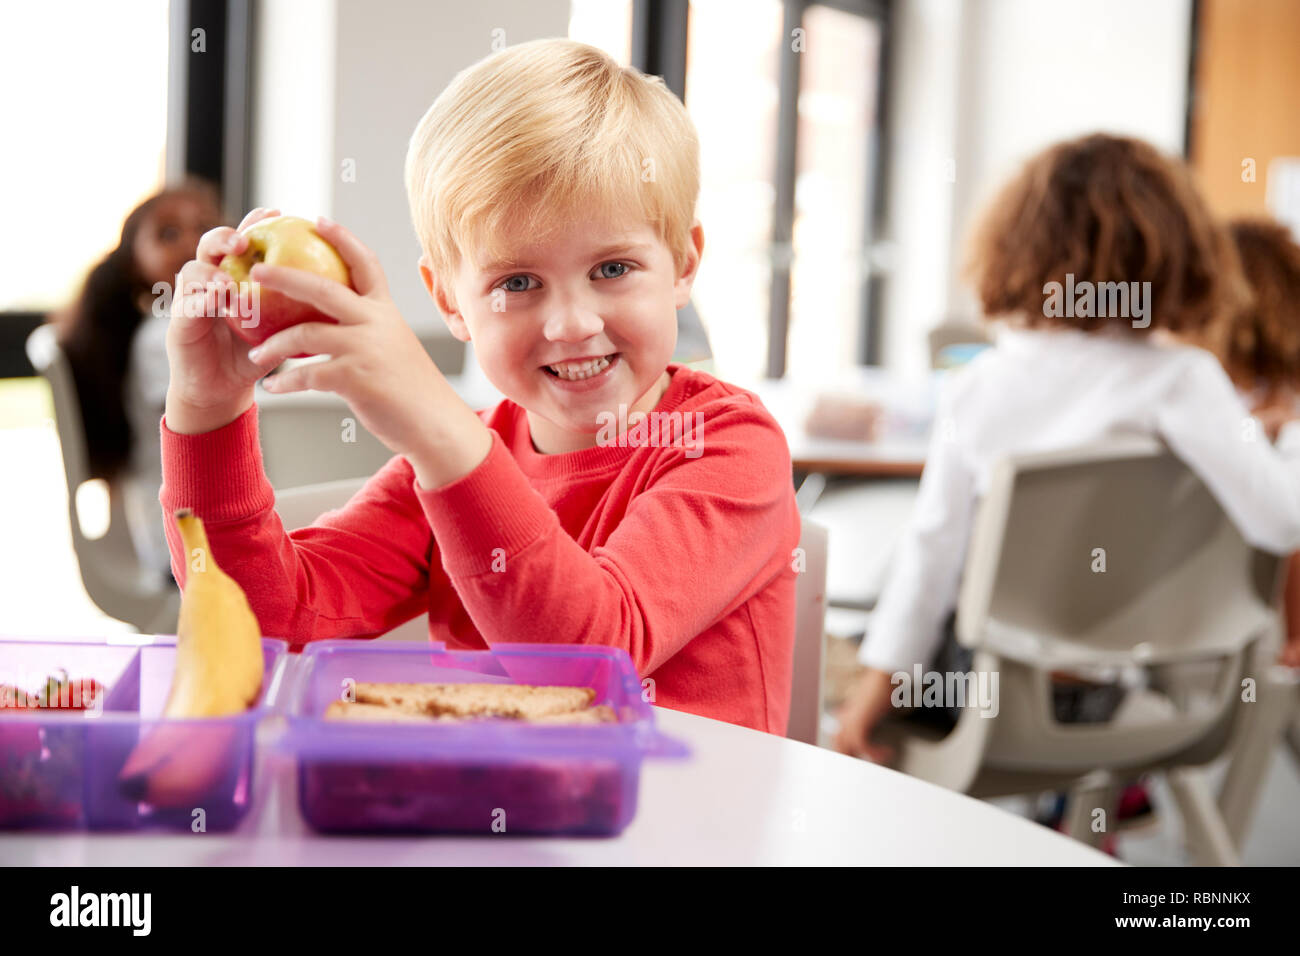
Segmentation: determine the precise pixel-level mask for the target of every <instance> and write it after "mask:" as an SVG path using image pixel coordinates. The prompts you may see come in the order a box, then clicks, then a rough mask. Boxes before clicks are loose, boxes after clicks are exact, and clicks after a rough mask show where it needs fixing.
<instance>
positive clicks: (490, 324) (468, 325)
mask: <svg viewBox="0 0 1300 956" xmlns="http://www.w3.org/2000/svg"><path fill="white" fill-rule="evenodd" d="M691 240H692V242H691V253H690V255H689V256H688V258H687V262H686V263H685V265H684V267H683V268H682V270H681V271H680V272H679V271H678V270H677V269H676V268H675V267H674V265H673V256H672V251H671V250H670V249H669V248H668V246H667V245H666V244H665V243H664V242H663V241H662V240H661V239H660V238H659V237H658V236H657V235H656V233H655V231H654V229H653V228H652V227H651V226H650V225H649V224H643V223H617V222H616V223H603V222H597V221H594V220H593V221H585V222H577V223H575V224H574V225H573V227H572V228H571V229H569V230H566V231H564V232H563V233H561V234H560V235H559V236H557V237H556V238H554V239H552V240H550V241H549V242H546V243H531V244H530V243H527V242H522V241H521V242H519V243H517V244H515V245H514V246H512V247H511V248H510V250H509V251H510V257H509V261H508V262H507V263H496V264H493V263H490V262H483V261H477V260H472V259H471V257H470V256H468V255H465V256H462V257H461V262H460V265H459V267H458V268H457V271H456V273H455V275H454V276H452V279H451V282H450V283H444V282H442V281H441V280H440V279H439V278H438V277H435V276H434V275H433V274H432V273H431V272H430V270H429V268H428V264H427V261H426V260H424V259H421V260H420V273H421V276H422V277H423V278H424V282H425V287H426V288H428V289H429V292H430V294H431V295H432V296H433V297H434V301H435V302H436V303H437V305H438V308H439V309H440V310H441V311H442V314H443V316H444V318H445V320H446V322H447V326H448V328H450V329H451V332H452V334H453V335H455V336H456V338H458V339H460V340H461V341H462V342H470V341H472V342H473V343H474V350H475V354H476V355H477V357H478V360H479V364H480V365H482V367H483V371H484V373H485V374H486V375H487V377H488V380H489V381H490V382H492V384H493V385H495V386H496V387H497V389H499V390H500V391H501V392H502V394H504V395H505V396H507V397H508V398H510V399H511V400H513V401H514V402H515V403H516V404H518V405H520V406H521V407H523V408H524V409H526V410H527V413H528V423H529V428H530V430H531V432H532V438H533V444H534V445H535V446H536V447H537V450H538V451H540V452H543V453H545V454H555V453H558V452H564V451H574V450H576V449H580V448H590V447H592V446H594V445H595V444H596V433H597V431H598V430H599V429H600V427H601V420H600V419H599V418H598V416H599V415H600V413H601V412H610V413H613V414H614V415H615V416H617V415H618V411H619V406H620V405H623V406H626V408H627V411H628V412H629V413H630V412H633V411H650V410H652V409H653V408H654V406H655V405H656V404H657V403H658V401H659V399H660V397H661V396H662V395H663V391H664V388H665V387H666V385H667V382H668V377H667V375H666V374H665V369H666V367H667V365H668V362H669V360H670V359H671V358H672V354H673V349H674V348H675V347H676V344H677V310H678V309H680V308H682V307H683V306H685V305H686V303H687V302H688V301H689V299H690V294H691V285H692V283H693V282H694V279H695V273H696V270H697V268H698V266H699V260H700V253H701V251H702V249H703V244H704V232H703V228H702V227H701V226H700V224H699V223H698V222H696V223H695V225H694V226H693V227H692V229H691ZM616 420H617V419H616Z"/></svg>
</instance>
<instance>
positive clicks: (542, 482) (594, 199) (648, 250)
mask: <svg viewBox="0 0 1300 956" xmlns="http://www.w3.org/2000/svg"><path fill="white" fill-rule="evenodd" d="M698 149H699V147H698V140H697V137H696V134H695V130H694V128H693V127H692V125H691V122H690V119H689V118H688V116H687V114H686V111H685V109H684V108H683V106H682V104H681V103H680V102H679V101H678V100H676V99H675V98H674V97H673V96H672V94H671V93H669V92H668V91H667V89H666V88H665V87H664V86H663V84H662V82H661V81H659V80H658V79H655V78H649V77H645V76H643V75H641V74H640V73H638V72H636V71H635V70H632V69H624V68H622V67H620V66H619V65H618V64H617V63H616V62H615V61H613V60H612V59H611V58H610V57H609V56H607V55H606V54H604V53H603V52H601V51H599V50H597V49H595V48H593V47H589V46H586V45H584V44H579V43H575V42H572V41H569V40H541V41H535V42H532V43H526V44H522V45H520V46H516V47H511V48H509V49H506V50H504V51H501V52H499V53H497V54H494V55H492V56H490V57H488V58H487V59H485V60H482V61H480V62H479V63H477V64H475V65H473V66H471V67H470V68H468V69H467V70H465V71H463V72H462V73H461V74H459V75H458V76H457V77H456V78H455V79H454V80H453V81H452V83H451V84H450V85H449V86H448V88H447V89H446V90H445V91H444V92H443V93H442V95H441V96H439V97H438V99H437V101H436V102H435V103H434V104H433V106H432V107H431V108H430V110H429V111H428V113H426V114H425V116H424V117H423V118H422V119H421V120H420V123H419V124H418V126H417V127H416V130H415V133H414V135H413V136H412V137H411V143H410V148H409V151H408V154H407V160H406V181H407V190H408V197H409V200H410V205H411V213H412V217H413V220H414V223H415V228H416V232H417V234H418V236H419V239H420V244H421V248H422V250H423V255H422V256H421V257H420V263H419V268H420V275H421V277H422V278H423V280H424V284H425V287H426V288H427V289H428V291H429V294H430V295H431V296H432V297H433V299H434V301H435V302H436V303H437V305H438V308H439V310H440V311H441V312H442V314H443V316H444V319H445V321H446V322H447V326H448V328H450V330H451V332H452V334H453V335H455V336H456V337H457V338H458V339H460V340H462V341H465V342H473V344H474V351H475V354H476V356H477V357H478V360H479V362H480V363H481V365H482V367H483V371H484V373H485V374H486V375H487V377H488V378H489V380H491V382H492V383H493V384H494V385H495V386H496V387H497V388H498V389H499V390H500V391H501V392H502V393H503V394H504V395H505V396H506V399H505V400H504V401H502V402H501V403H500V404H499V405H497V406H496V407H495V408H492V409H488V410H484V411H479V412H475V411H473V410H471V409H470V408H469V407H468V406H467V405H466V404H465V403H464V402H463V401H462V400H461V399H460V398H459V397H458V396H457V395H456V393H455V392H454V391H453V390H452V388H451V386H450V385H449V384H448V383H447V381H446V380H445V379H444V378H443V377H442V375H441V374H440V373H439V372H438V369H437V368H436V367H435V366H434V364H433V362H432V361H431V360H430V359H429V357H428V356H427V354H426V353H425V351H424V349H422V348H421V347H420V344H419V342H418V341H417V339H416V338H415V335H414V334H413V333H412V331H411V329H410V328H409V326H407V324H406V323H405V322H404V321H403V319H402V316H401V315H400V314H399V312H398V310H397V308H396V306H395V305H394V303H393V301H392V299H391V298H390V297H389V294H388V291H387V288H386V285H385V280H384V275H383V272H382V270H381V269H380V267H379V263H378V262H377V260H376V258H375V256H374V254H373V253H371V252H370V251H369V250H368V249H367V248H366V247H365V246H363V245H362V244H361V243H360V242H359V241H358V240H357V239H356V238H355V237H354V236H353V235H352V234H351V233H350V232H348V231H347V230H346V229H344V228H343V227H342V226H339V225H337V224H334V223H331V222H329V221H328V220H324V219H322V220H320V221H319V223H318V230H319V232H320V234H321V235H322V236H323V237H324V238H325V239H327V240H328V241H330V242H331V243H333V244H334V245H335V247H336V248H337V249H338V250H339V253H340V254H341V255H342V257H343V258H344V260H345V261H346V262H347V264H348V266H349V268H350V269H351V274H352V282H353V286H354V287H355V289H356V291H355V292H353V291H352V290H350V289H348V288H346V287H344V286H342V285H339V284H337V283H330V282H328V281H326V280H322V279H319V278H318V277H316V276H313V275H310V274H308V273H305V272H298V271H294V270H286V269H282V268H274V267H269V266H266V265H264V264H262V265H258V266H257V267H256V268H255V269H254V271H253V275H252V278H253V279H254V280H255V281H256V282H257V283H259V284H260V285H261V286H262V287H263V288H265V289H275V290H279V291H282V292H284V293H286V294H288V295H291V296H293V297H294V298H297V299H300V300H302V301H304V302H308V303H310V304H312V305H314V306H315V307H316V308H318V309H319V310H320V311H321V312H323V313H325V314H326V315H328V316H331V317H333V318H334V319H336V320H337V322H338V324H333V323H326V322H308V323H304V324H302V325H298V326H294V327H292V328H289V329H285V330H282V331H280V332H278V333H276V334H275V335H273V336H271V337H270V338H269V339H268V340H267V341H266V342H265V343H263V345H262V346H260V347H259V348H257V349H255V350H253V351H252V352H248V351H246V348H245V347H244V346H242V345H241V344H240V342H239V341H238V339H236V338H234V337H233V336H232V335H231V333H230V331H229V329H228V328H227V326H226V323H225V322H224V321H223V320H222V319H220V318H217V319H215V320H214V318H212V317H211V315H212V313H213V312H215V311H216V309H215V307H213V308H204V309H202V311H204V312H206V313H208V315H207V316H205V317H198V318H193V317H189V316H188V315H187V309H186V307H185V302H184V301H183V297H179V296H178V297H177V304H176V306H175V308H174V311H173V318H172V321H171V327H170V329H169V333H168V356H169V359H170V362H171V384H170V388H169V391H168V395H167V407H166V414H165V416H164V418H163V421H162V452H163V480H164V484H163V489H162V491H161V493H160V495H159V498H160V501H161V503H162V507H163V509H164V511H165V512H166V513H168V514H170V513H171V512H172V511H173V510H174V509H176V508H180V507H190V508H193V509H195V511H196V512H197V513H198V514H199V516H200V517H202V518H203V519H204V521H205V523H206V525H207V529H208V536H209V539H210V541H211V545H212V549H213V552H214V557H215V558H216V559H217V560H218V561H219V562H220V564H221V565H222V567H223V568H225V569H226V570H227V572H228V573H229V574H230V575H231V576H232V577H234V578H235V579H236V580H237V581H238V582H239V583H240V585H241V586H242V587H243V588H244V590H245V592H246V593H247V594H248V598H249V601H250V602H251V604H252V607H253V610H254V612H255V613H256V614H257V617H258V620H259V622H260V624H261V627H262V630H263V633H265V634H267V635H271V636H277V637H283V638H286V639H288V640H290V641H291V642H295V643H303V642H306V641H313V640H321V639H324V638H337V637H372V636H376V635H379V634H382V633H384V632H386V631H388V630H390V629H391V628H393V627H395V626H397V625H399V624H401V623H402V622H404V621H407V620H410V619H411V618H413V617H415V616H416V615H418V614H420V613H421V612H423V611H426V610H427V611H428V612H429V631H430V638H431V639H432V640H435V641H445V642H446V643H447V645H448V646H449V647H455V648H486V647H489V646H491V645H493V644H495V643H497V642H511V641H513V642H519V641H530V642H531V641H535V642H538V643H565V644H583V643H587V644H602V645H609V646H614V647H621V648H623V649H625V650H626V651H627V652H628V653H629V654H630V655H631V657H632V660H633V662H634V664H635V666H636V668H637V671H638V673H639V674H640V675H641V676H642V678H650V679H651V680H652V682H653V683H648V684H647V685H646V686H647V688H648V689H652V690H653V700H654V702H655V703H658V704H661V705H664V706H667V707H670V708H673V709H677V710H686V711H689V712H692V713H695V714H701V715H704V716H708V717H714V718H717V719H720V720H726V721H730V722H733V723H737V724H741V725H744V726H747V727H753V728H756V729H759V730H765V731H768V732H770V733H777V734H783V733H784V732H785V726H786V718H787V712H788V709H789V700H790V678H791V655H792V650H793V640H794V586H795V578H794V575H795V571H794V570H793V567H794V566H796V562H793V561H792V553H793V551H794V549H795V548H796V547H797V545H798V539H799V515H798V511H797V510H796V507H795V503H794V493H793V486H792V483H791V472H790V455H789V451H788V449H787V446H786V442H785V437H784V435H783V434H782V432H781V430H780V428H779V427H778V426H777V424H776V422H775V420H774V419H773V418H772V417H771V416H770V415H769V414H768V412H767V411H766V410H765V409H764V408H763V407H762V405H761V404H760V403H759V401H758V399H757V398H756V397H755V396H754V395H752V394H751V393H749V392H747V391H744V390H742V389H739V388H736V387H734V386H731V385H728V384H726V383H724V382H720V381H718V380H716V379H714V378H712V377H710V376H708V375H705V374H703V373H701V372H698V371H694V370H691V369H688V368H685V367H683V366H680V365H677V364H674V363H670V362H669V358H670V357H671V355H672V352H673V347H674V342H675V337H676V328H677V325H676V310H677V309H680V308H682V307H683V306H685V305H686V303H687V301H688V299H689V297H690V292H691V284H692V282H693V280H694V278H695V274H696V270H697V268H698V266H699V261H700V254H701V250H702V248H703V242H704V239H703V231H702V227H701V225H700V223H699V222H698V221H695V219H694V209H695V202H696V197H697V194H698V191H699V172H698ZM275 212H276V211H275V210H269V211H263V210H254V211H253V212H252V213H250V214H249V216H248V217H247V218H246V219H245V221H244V223H242V224H241V227H240V228H241V229H242V228H243V227H244V226H247V225H248V224H250V223H251V222H254V221H257V220H258V219H260V218H264V217H265V216H269V215H273V214H275ZM246 242H247V240H246V239H244V238H243V237H241V236H240V235H239V234H238V233H237V232H235V231H233V230H230V229H216V230H213V231H212V232H211V233H209V234H207V235H206V236H205V237H204V240H203V242H202V244H201V245H200V248H199V254H198V258H197V260H196V261H194V262H190V263H188V264H187V265H186V267H185V269H184V270H182V272H181V275H180V280H181V282H182V287H183V288H184V287H186V286H187V285H188V283H190V282H198V283H207V284H208V285H207V288H206V289H205V290H203V292H202V293H201V294H202V295H204V296H205V298H204V302H203V305H210V304H211V303H213V302H215V301H217V300H219V298H220V295H221V292H222V288H221V286H223V285H224V284H225V283H226V282H227V280H225V279H224V278H223V276H222V274H221V273H220V272H218V271H217V270H216V268H215V266H216V263H218V262H219V261H220V259H221V257H222V256H223V255H224V254H226V253H228V252H231V251H236V252H238V251H242V250H243V249H244V247H245V244H246ZM190 298H193V297H190ZM304 352H306V353H320V354H327V355H328V356H329V358H328V360H326V361H323V362H320V363H312V364H306V365H300V366H298V367H295V368H293V369H290V370H287V371H283V372H280V373H277V374H276V375H274V376H272V377H271V378H270V379H269V380H267V381H266V383H265V384H266V387H267V388H268V389H269V390H271V391H274V392H292V391H297V390H300V389H320V390H325V391H332V392H335V393H336V394H338V395H340V396H342V397H343V398H344V399H345V400H346V401H347V402H348V404H349V405H350V406H351V408H352V410H353V411H354V412H355V414H356V415H357V417H358V418H359V419H360V421H361V422H362V424H364V425H365V427H366V428H368V429H369V430H370V431H371V432H372V433H373V434H374V435H375V436H376V437H378V438H379V439H380V440H381V441H383V442H384V444H385V445H387V446H388V447H389V448H391V449H392V450H393V452H394V453H395V455H396V457H394V458H393V459H392V460H391V461H389V463H388V464H387V465H385V466H384V467H383V468H382V469H381V470H380V471H379V472H378V473H377V474H376V475H375V476H374V477H373V478H371V479H370V480H369V481H368V482H367V484H366V485H365V487H364V488H362V489H361V491H359V492H358V493H357V494H356V495H355V496H354V497H353V499H352V500H351V501H349V502H348V504H347V505H346V507H344V508H343V509H342V510H340V511H335V512H330V513H328V514H326V515H324V516H322V517H321V518H320V519H319V520H318V521H317V523H316V524H315V525H313V526H311V527H309V528H304V529H301V530H296V531H293V532H290V533H287V534H286V533H285V531H284V529H283V528H282V526H281V523H280V521H279V518H278V517H277V516H276V514H275V512H274V510H273V504H274V493H273V491H272V489H271V486H270V484H269V483H268V481H267V479H266V476H265V473H264V472H263V469H262V464H261V455H260V449H259V446H258V436H257V415H256V411H255V406H254V403H253V386H254V383H255V382H256V381H257V380H258V379H259V378H261V377H262V376H263V375H264V374H266V372H267V370H269V369H272V368H274V367H276V366H277V365H278V364H279V363H280V362H281V361H282V360H283V359H284V358H286V357H288V356H292V355H295V354H300V353H304ZM647 413H649V414H648V415H647ZM168 540H169V543H170V546H171V552H172V567H173V569H174V571H175V573H176V576H177V579H178V580H179V581H181V583H182V584H184V576H185V572H186V568H187V556H186V555H185V554H184V553H183V549H182V545H181V542H180V538H179V536H178V534H177V532H176V529H175V527H174V525H173V524H172V523H171V522H170V521H169V522H168Z"/></svg>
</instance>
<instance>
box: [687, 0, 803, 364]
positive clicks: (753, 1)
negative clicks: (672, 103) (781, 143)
mask: <svg viewBox="0 0 1300 956" xmlns="http://www.w3.org/2000/svg"><path fill="white" fill-rule="evenodd" d="M688 30H689V33H688V36H689V42H688V43H687V46H686V107H687V110H688V111H689V112H690V114H691V118H692V119H693V120H694V121H695V125H696V128H697V129H698V130H699V134H700V203H699V207H698V208H699V217H700V221H701V222H702V223H703V225H704V260H703V263H702V264H701V267H700V273H699V277H698V278H697V279H696V281H695V289H694V301H695V305H696V307H697V308H698V309H699V313H700V319H701V321H703V323H704V326H705V328H706V329H707V330H708V333H709V339H710V342H711V344H712V347H713V354H714V357H715V365H716V369H717V371H718V373H719V374H721V375H723V376H724V377H735V378H752V377H755V376H760V375H762V374H763V371H764V369H765V368H766V366H767V330H768V298H769V291H770V290H769V285H770V283H771V281H772V279H771V263H770V258H769V249H770V246H771V241H772V208H773V203H774V201H775V185H774V182H775V179H774V176H775V164H776V123H777V105H778V99H779V96H778V82H779V74H778V69H779V66H780V56H779V50H778V44H779V43H780V42H781V31H782V10H781V3H780V2H779V0H693V2H692V3H691V5H690V19H689V27H688Z"/></svg>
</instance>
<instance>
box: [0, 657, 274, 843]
mask: <svg viewBox="0 0 1300 956" xmlns="http://www.w3.org/2000/svg"><path fill="white" fill-rule="evenodd" d="M146 641H148V638H145V639H142V641H141V642H140V643H133V644H129V645H126V644H103V643H71V642H63V641H59V642H53V641H36V640H33V641H15V640H4V641H0V683H3V684H7V685H10V686H14V687H17V688H19V689H21V690H22V691H25V692H29V693H30V692H32V691H35V690H36V689H37V688H39V687H40V686H41V685H42V683H43V682H44V680H45V679H46V677H48V676H50V675H53V674H57V673H58V672H60V671H63V672H66V674H67V677H68V678H69V679H70V680H72V681H74V682H80V681H84V680H89V679H93V680H96V681H98V682H99V683H100V684H101V685H103V686H104V688H105V690H104V691H103V692H102V696H101V698H100V699H99V700H97V701H95V702H94V703H93V706H91V707H90V708H89V709H85V710H59V709H50V708H47V707H35V708H31V709H17V708H15V707H13V706H12V701H11V702H10V703H11V706H6V707H0V829H5V830H14V829H54V830H137V829H153V828H156V829H167V830H186V831H195V830H198V829H200V827H201V828H202V829H203V830H205V831H222V830H230V829H232V828H234V827H235V826H236V825H237V824H238V823H239V821H240V820H241V819H242V818H243V817H244V815H245V813H247V812H248V809H249V807H250V806H251V804H252V800H253V763H254V759H253V758H254V746H255V745H254V739H255V729H256V727H257V722H258V721H259V720H261V719H263V718H264V717H266V716H267V715H268V714H269V713H270V705H269V704H268V703H267V700H268V695H269V694H270V693H271V691H272V690H273V688H274V686H275V684H276V682H277V681H278V680H279V679H281V678H282V676H283V673H284V669H285V664H286V658H287V653H288V645H287V644H286V643H285V642H283V641H277V640H269V639H266V640H263V641H262V648H263V653H264V655H265V669H264V671H263V675H262V695H261V699H260V701H259V702H258V705H257V706H256V707H254V708H252V709H250V710H248V711H246V712H244V713H242V714H238V715H236V716H232V717H222V718H216V719H206V720H163V719H161V718H160V715H161V713H162V710H163V706H164V704H165V702H166V698H167V692H168V690H169V688H170V687H171V678H172V670H173V668H174V666H175V660H176V640H175V638H174V637H171V638H155V639H153V641H152V643H146ZM142 742H146V743H147V745H148V747H149V749H148V750H147V751H145V750H143V749H142V751H141V753H142V754H148V755H150V758H151V759H150V760H149V761H148V762H147V767H145V769H142V771H141V772H139V773H134V774H131V775H128V776H125V777H124V776H123V774H122V771H123V769H124V767H125V766H126V765H127V763H128V758H130V757H131V756H132V754H133V753H134V752H135V751H136V747H137V745H139V744H141V743H142ZM137 756H138V755H137Z"/></svg>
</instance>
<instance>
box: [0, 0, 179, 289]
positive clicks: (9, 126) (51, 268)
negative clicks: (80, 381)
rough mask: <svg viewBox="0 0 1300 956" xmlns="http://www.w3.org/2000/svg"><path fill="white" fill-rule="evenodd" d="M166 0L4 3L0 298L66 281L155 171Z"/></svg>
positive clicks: (162, 140) (159, 171) (91, 256)
mask: <svg viewBox="0 0 1300 956" xmlns="http://www.w3.org/2000/svg"><path fill="white" fill-rule="evenodd" d="M167 10H168V3H167V0H132V2H130V3H104V2H103V0H57V2H42V3H17V4H6V6H5V9H4V16H3V26H2V27H0V89H3V90H4V95H3V96H0V129H2V130H4V137H5V143H4V148H3V149H2V150H0V183H3V186H2V187H0V222H3V223H4V224H5V228H4V230H3V232H0V261H2V262H4V263H5V264H6V266H5V268H4V269H0V309H32V310H46V309H50V308H53V307H56V306H59V305H61V304H63V303H64V302H65V301H67V300H68V299H70V298H71V297H72V296H73V295H74V294H75V292H76V290H77V286H78V285H79V284H80V282H81V280H82V278H83V277H84V275H85V273H86V271H87V270H88V269H89V268H90V267H91V266H92V265H93V264H94V262H95V260H97V259H98V258H99V257H100V256H102V255H103V254H104V253H105V252H106V251H108V250H109V249H111V248H112V247H113V246H114V245H116V243H117V239H118V236H119V234H120V232H121V228H122V222H123V221H124V220H125V218H126V215H127V213H129V212H130V211H131V210H132V209H133V208H134V207H135V206H136V205H137V204H138V203H139V202H140V201H141V200H143V199H145V198H146V197H148V196H149V195H150V194H151V193H153V192H155V191H156V190H157V189H158V188H159V187H160V186H161V185H162V183H163V181H164V178H165V149H166V140H167Z"/></svg>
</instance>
